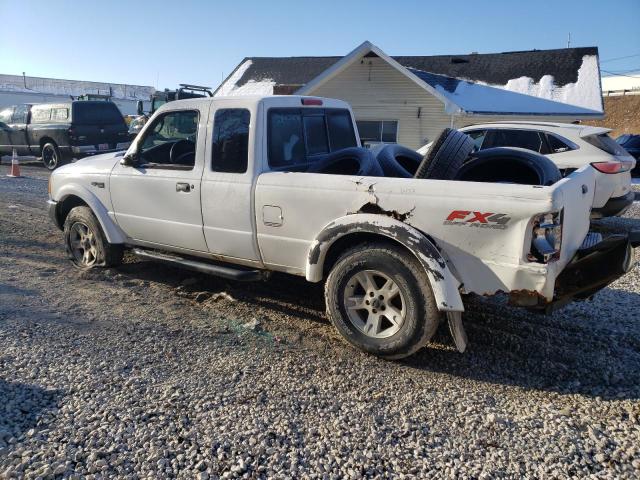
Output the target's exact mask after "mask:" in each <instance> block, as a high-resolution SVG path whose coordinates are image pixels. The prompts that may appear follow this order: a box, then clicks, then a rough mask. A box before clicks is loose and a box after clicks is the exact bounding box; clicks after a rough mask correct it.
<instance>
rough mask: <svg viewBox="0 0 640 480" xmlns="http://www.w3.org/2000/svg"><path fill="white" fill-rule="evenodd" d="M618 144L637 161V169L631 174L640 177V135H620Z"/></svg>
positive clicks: (617, 140)
mask: <svg viewBox="0 0 640 480" xmlns="http://www.w3.org/2000/svg"><path fill="white" fill-rule="evenodd" d="M616 142H618V143H619V144H620V146H621V147H623V148H624V149H625V150H626V151H627V152H629V155H631V156H632V157H633V158H635V159H636V167H635V168H634V169H633V170H632V171H631V173H633V174H634V175H635V176H640V135H630V134H625V135H620V136H619V137H618V138H616Z"/></svg>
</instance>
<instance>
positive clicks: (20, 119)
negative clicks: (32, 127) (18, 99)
mask: <svg viewBox="0 0 640 480" xmlns="http://www.w3.org/2000/svg"><path fill="white" fill-rule="evenodd" d="M29 109H30V105H18V106H17V107H16V109H15V110H14V111H13V117H12V118H11V124H10V130H9V140H10V142H11V144H12V145H13V147H14V148H15V149H16V152H17V153H18V155H29V154H30V151H29V142H28V141H27V118H28V116H29Z"/></svg>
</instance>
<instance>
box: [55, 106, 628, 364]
mask: <svg viewBox="0 0 640 480" xmlns="http://www.w3.org/2000/svg"><path fill="white" fill-rule="evenodd" d="M448 134H449V137H448V138H444V136H443V137H442V139H441V141H440V140H439V141H436V142H435V146H434V148H433V149H432V151H431V152H430V153H428V154H427V156H425V160H424V161H423V163H424V165H421V166H420V167H421V168H420V169H418V170H419V172H417V173H416V177H419V178H393V177H389V176H385V174H384V172H383V170H382V169H381V168H380V165H378V164H377V163H376V159H375V157H373V156H367V155H370V154H369V153H368V151H366V150H365V149H362V148H360V144H359V140H358V135H357V128H356V124H355V121H354V118H353V114H352V112H351V109H350V107H349V105H348V104H346V103H344V102H342V101H339V100H333V99H326V98H316V97H313V98H311V97H300V96H271V97H264V98H252V97H238V98H211V99H193V100H183V101H175V102H171V103H169V104H166V105H164V106H163V107H161V108H160V109H159V110H158V111H157V112H156V113H155V114H154V115H153V117H152V118H151V119H150V120H149V122H148V123H147V124H146V125H145V127H144V128H143V130H142V131H141V132H140V134H139V135H138V136H137V137H136V139H135V141H134V142H133V144H132V145H131V147H130V148H129V150H128V151H127V152H126V153H125V152H120V153H112V154H105V155H100V156H96V157H92V158H88V159H84V160H81V161H78V162H76V163H74V164H71V165H65V166H63V167H61V168H59V169H57V170H56V171H55V172H53V173H52V175H51V177H50V182H49V197H50V198H49V202H48V206H49V213H50V216H51V218H52V219H53V221H54V222H55V223H56V225H57V226H58V227H59V228H61V229H63V230H64V237H65V244H66V248H67V251H68V253H69V256H70V258H71V261H72V262H73V264H74V265H75V266H77V267H78V268H82V269H86V268H93V267H96V266H114V265H117V264H118V263H119V262H120V261H121V260H122V255H123V251H124V250H125V249H131V251H132V252H133V253H134V254H136V255H138V256H141V257H144V258H150V259H154V260H158V261H163V262H169V263H172V264H176V265H181V266H183V267H186V268H190V269H194V270H197V271H200V272H206V273H211V274H214V275H220V276H222V277H226V278H230V279H235V280H260V279H263V278H265V277H266V276H267V275H268V273H269V272H270V271H279V272H286V273H289V274H293V275H300V276H304V277H305V278H306V279H307V280H308V281H310V282H321V281H324V282H325V296H326V304H327V312H328V316H329V318H330V319H331V321H332V323H333V324H334V325H335V327H336V328H337V329H338V330H339V332H340V333H341V334H342V335H343V336H344V337H345V338H346V339H347V340H348V341H349V342H350V343H352V344H353V345H355V346H357V347H359V348H361V349H363V350H366V351H368V352H371V353H375V354H377V355H380V356H384V357H386V358H400V357H403V356H407V355H410V354H412V353H413V352H415V351H416V350H418V349H419V348H421V347H423V346H424V345H425V344H426V343H427V342H428V341H429V339H430V338H431V337H432V335H433V334H434V332H435V330H436V328H437V326H438V324H439V322H440V321H441V320H442V319H443V318H447V319H448V321H449V325H450V327H451V330H452V334H453V336H454V340H455V341H456V345H457V346H458V348H459V349H460V350H464V346H465V344H466V336H465V334H464V330H463V329H462V322H461V313H462V312H463V311H464V299H465V297H466V296H467V295H469V294H478V295H494V294H497V293H506V294H508V295H509V298H510V300H511V302H512V303H513V304H516V305H520V306H525V307H529V308H538V309H546V310H549V309H550V308H551V307H554V306H557V305H559V304H564V303H566V302H568V301H570V300H572V299H584V298H588V297H590V296H591V295H593V294H594V293H595V292H596V291H598V290H599V289H601V288H603V287H604V286H606V285H607V284H609V283H610V282H611V281H613V280H614V279H616V278H618V277H619V276H621V275H623V274H624V273H625V272H626V271H628V270H629V269H630V268H631V266H632V263H633V260H632V259H633V255H632V247H635V246H637V244H638V239H637V236H635V235H632V237H633V238H631V237H630V236H629V235H614V236H610V237H607V238H602V237H601V236H600V235H599V234H594V233H589V225H590V223H589V213H590V208H591V204H592V198H593V191H594V172H593V170H592V168H591V167H590V166H586V167H584V168H580V169H579V170H577V171H576V172H574V173H572V174H571V175H569V176H567V177H565V178H561V179H558V181H556V182H555V183H553V184H551V185H547V186H541V185H523V184H512V183H508V182H505V178H504V177H503V178H501V180H500V182H501V183H494V182H487V181H482V180H480V181H478V180H476V181H456V180H442V179H435V178H452V177H450V176H449V177H448V176H447V175H446V174H445V173H446V172H444V171H445V170H446V169H447V168H448V167H447V165H449V166H450V165H451V163H450V162H449V163H447V162H445V163H443V161H444V160H443V159H445V157H447V156H448V157H450V158H449V160H451V159H452V158H454V157H455V158H458V157H460V158H461V157H462V156H466V155H467V154H468V153H469V152H470V150H471V148H472V145H471V146H469V147H468V150H467V143H468V142H467V140H468V137H467V136H466V135H463V134H461V133H459V132H456V131H453V132H448ZM465 139H467V140H465ZM469 141H470V140H469ZM454 143H455V144H454ZM445 160H446V159H445ZM438 162H440V163H438ZM445 167H447V168H445Z"/></svg>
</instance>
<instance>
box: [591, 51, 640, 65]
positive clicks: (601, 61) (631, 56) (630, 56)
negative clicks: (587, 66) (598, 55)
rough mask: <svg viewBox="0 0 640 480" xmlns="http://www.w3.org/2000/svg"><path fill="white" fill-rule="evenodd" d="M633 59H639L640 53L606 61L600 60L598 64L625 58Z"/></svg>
mask: <svg viewBox="0 0 640 480" xmlns="http://www.w3.org/2000/svg"><path fill="white" fill-rule="evenodd" d="M633 57H640V53H635V54H633V55H627V56H625V57H616V58H609V59H608V60H600V63H607V62H613V61H615V60H624V59H625V58H633Z"/></svg>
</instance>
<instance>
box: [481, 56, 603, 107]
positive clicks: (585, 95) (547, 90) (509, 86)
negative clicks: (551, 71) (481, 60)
mask: <svg viewBox="0 0 640 480" xmlns="http://www.w3.org/2000/svg"><path fill="white" fill-rule="evenodd" d="M490 86H491V87H495V88H500V89H503V90H508V91H510V92H515V93H522V94H524V95H532V96H535V97H539V98H545V99H547V100H553V101H555V102H562V103H568V104H571V105H578V106H580V107H584V108H588V109H590V110H596V111H598V112H601V111H602V92H601V88H600V69H599V67H598V57H597V56H595V55H585V56H584V57H582V65H581V66H580V69H579V70H578V80H577V81H576V82H575V83H568V84H566V85H564V86H562V87H559V86H557V85H556V84H555V79H554V78H553V75H544V76H543V77H542V78H541V79H540V81H539V82H535V81H534V80H533V79H532V78H531V77H519V78H514V79H511V80H509V81H508V82H507V83H506V85H490Z"/></svg>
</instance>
